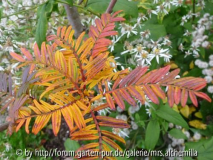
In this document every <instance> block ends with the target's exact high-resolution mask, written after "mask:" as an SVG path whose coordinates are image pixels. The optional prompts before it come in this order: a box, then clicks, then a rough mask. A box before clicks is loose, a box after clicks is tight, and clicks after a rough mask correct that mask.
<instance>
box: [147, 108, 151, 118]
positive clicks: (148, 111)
mask: <svg viewBox="0 0 213 160" xmlns="http://www.w3.org/2000/svg"><path fill="white" fill-rule="evenodd" d="M145 110H146V114H148V115H149V117H150V116H151V115H152V111H151V108H146V109H145Z"/></svg>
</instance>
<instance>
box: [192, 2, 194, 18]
mask: <svg viewBox="0 0 213 160" xmlns="http://www.w3.org/2000/svg"><path fill="white" fill-rule="evenodd" d="M192 12H193V17H192V21H194V20H195V0H193V11H192Z"/></svg>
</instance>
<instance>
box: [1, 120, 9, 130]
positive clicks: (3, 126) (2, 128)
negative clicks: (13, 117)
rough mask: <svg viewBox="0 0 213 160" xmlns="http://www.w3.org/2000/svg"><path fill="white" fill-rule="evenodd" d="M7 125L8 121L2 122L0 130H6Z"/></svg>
mask: <svg viewBox="0 0 213 160" xmlns="http://www.w3.org/2000/svg"><path fill="white" fill-rule="evenodd" d="M8 126H9V123H8V122H7V123H4V124H3V125H1V126H0V132H2V131H4V130H6V129H7V128H8Z"/></svg>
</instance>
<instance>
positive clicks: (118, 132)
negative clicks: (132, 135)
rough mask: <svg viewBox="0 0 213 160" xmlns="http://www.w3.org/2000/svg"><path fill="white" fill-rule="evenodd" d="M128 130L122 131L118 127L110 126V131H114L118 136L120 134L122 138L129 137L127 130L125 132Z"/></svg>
mask: <svg viewBox="0 0 213 160" xmlns="http://www.w3.org/2000/svg"><path fill="white" fill-rule="evenodd" d="M125 131H126V132H125ZM127 131H128V130H124V131H122V130H121V129H120V128H112V132H113V133H114V134H117V135H118V136H120V137H123V138H125V137H129V136H128V134H129V133H128V132H127Z"/></svg>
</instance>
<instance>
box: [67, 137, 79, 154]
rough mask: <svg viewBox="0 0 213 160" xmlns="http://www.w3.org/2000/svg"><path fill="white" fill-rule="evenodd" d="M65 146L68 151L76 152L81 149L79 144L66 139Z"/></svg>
mask: <svg viewBox="0 0 213 160" xmlns="http://www.w3.org/2000/svg"><path fill="white" fill-rule="evenodd" d="M64 146H65V149H66V150H67V151H76V150H77V149H78V148H80V145H79V143H78V142H76V141H73V140H71V139H69V138H68V139H66V141H65V142H64Z"/></svg>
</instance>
